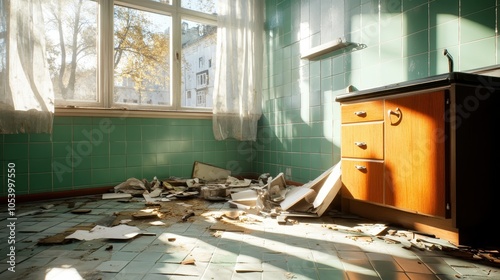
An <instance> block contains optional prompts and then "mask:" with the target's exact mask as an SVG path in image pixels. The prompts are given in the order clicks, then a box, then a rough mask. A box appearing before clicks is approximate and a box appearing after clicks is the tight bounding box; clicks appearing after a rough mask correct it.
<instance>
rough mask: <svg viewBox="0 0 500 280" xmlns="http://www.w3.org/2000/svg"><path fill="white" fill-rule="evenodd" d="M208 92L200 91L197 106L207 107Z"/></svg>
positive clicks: (197, 96) (197, 95) (197, 94)
mask: <svg viewBox="0 0 500 280" xmlns="http://www.w3.org/2000/svg"><path fill="white" fill-rule="evenodd" d="M206 103H207V91H206V90H200V91H197V92H196V106H199V107H205V106H207V104H206Z"/></svg>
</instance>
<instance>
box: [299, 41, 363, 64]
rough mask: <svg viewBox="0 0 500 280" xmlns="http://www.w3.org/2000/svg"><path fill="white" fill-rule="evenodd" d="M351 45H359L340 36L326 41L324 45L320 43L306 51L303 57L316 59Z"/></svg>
mask: <svg viewBox="0 0 500 280" xmlns="http://www.w3.org/2000/svg"><path fill="white" fill-rule="evenodd" d="M351 45H357V44H354V43H351V42H346V41H343V40H342V38H338V39H337V40H333V41H330V42H328V43H324V44H322V45H319V46H317V47H314V48H311V49H309V50H307V51H305V52H304V53H303V54H302V55H301V57H300V58H301V59H309V60H314V59H318V58H320V57H321V56H323V55H325V54H328V53H331V52H334V51H336V50H340V49H344V48H347V47H349V46H351Z"/></svg>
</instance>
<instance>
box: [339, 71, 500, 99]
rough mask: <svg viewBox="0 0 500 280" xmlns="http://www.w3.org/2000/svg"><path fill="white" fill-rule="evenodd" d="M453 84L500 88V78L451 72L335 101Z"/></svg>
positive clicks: (355, 92) (362, 91)
mask: <svg viewBox="0 0 500 280" xmlns="http://www.w3.org/2000/svg"><path fill="white" fill-rule="evenodd" d="M452 84H462V85H472V86H484V87H488V88H490V87H494V88H500V78H499V77H492V76H484V75H478V74H471V73H464V72H451V73H446V74H441V75H436V76H431V77H427V78H423V79H418V80H412V81H407V82H401V83H395V84H390V85H387V86H382V87H376V88H371V89H366V90H360V91H354V92H350V93H346V94H341V95H338V96H336V97H335V101H337V102H348V101H356V100H363V99H372V98H377V97H384V96H389V95H394V94H401V93H407V92H412V91H422V90H427V89H433V88H438V87H446V86H451V85H452Z"/></svg>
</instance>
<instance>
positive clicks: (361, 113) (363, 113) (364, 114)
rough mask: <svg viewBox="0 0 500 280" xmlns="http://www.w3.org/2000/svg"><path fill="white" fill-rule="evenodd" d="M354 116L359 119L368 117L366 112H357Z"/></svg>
mask: <svg viewBox="0 0 500 280" xmlns="http://www.w3.org/2000/svg"><path fill="white" fill-rule="evenodd" d="M354 115H356V116H358V117H362V116H366V112H365V111H357V112H354Z"/></svg>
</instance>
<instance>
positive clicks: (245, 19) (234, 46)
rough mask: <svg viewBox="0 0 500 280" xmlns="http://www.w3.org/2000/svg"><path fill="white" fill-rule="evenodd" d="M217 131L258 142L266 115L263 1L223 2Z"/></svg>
mask: <svg viewBox="0 0 500 280" xmlns="http://www.w3.org/2000/svg"><path fill="white" fill-rule="evenodd" d="M218 8H219V16H218V22H217V25H218V32H217V62H216V63H217V64H216V67H217V68H216V70H215V81H214V83H215V84H214V103H213V104H214V105H213V131H214V135H215V138H216V139H217V140H223V139H227V138H235V139H238V140H242V141H246V140H249V141H255V140H256V138H257V122H258V120H259V118H260V116H261V114H262V107H261V106H262V104H261V99H262V93H261V88H262V74H263V69H262V65H263V63H262V60H263V51H264V49H263V43H264V42H263V36H264V1H263V0H219V2H218Z"/></svg>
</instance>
